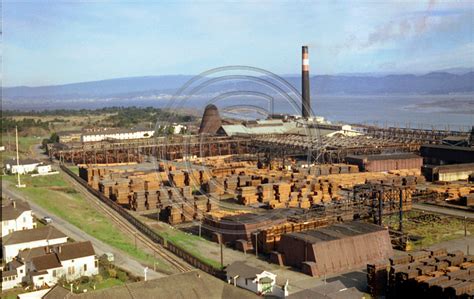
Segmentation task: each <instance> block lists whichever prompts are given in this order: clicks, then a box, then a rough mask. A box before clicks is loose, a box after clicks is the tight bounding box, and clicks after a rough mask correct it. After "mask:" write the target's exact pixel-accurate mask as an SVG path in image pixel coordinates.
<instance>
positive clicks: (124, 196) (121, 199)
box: [110, 179, 131, 205]
mask: <svg viewBox="0 0 474 299" xmlns="http://www.w3.org/2000/svg"><path fill="white" fill-rule="evenodd" d="M130 195H131V194H130V186H129V180H128V179H119V180H117V181H116V183H115V185H113V186H112V194H111V197H110V199H112V200H115V202H117V203H118V204H120V205H128V204H129V202H130Z"/></svg>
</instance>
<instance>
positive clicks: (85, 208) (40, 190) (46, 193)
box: [2, 175, 169, 271]
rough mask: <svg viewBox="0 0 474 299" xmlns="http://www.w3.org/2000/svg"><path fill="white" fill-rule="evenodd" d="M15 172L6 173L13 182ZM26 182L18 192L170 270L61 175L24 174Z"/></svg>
mask: <svg viewBox="0 0 474 299" xmlns="http://www.w3.org/2000/svg"><path fill="white" fill-rule="evenodd" d="M15 178H16V177H14V176H3V177H2V179H5V180H7V181H9V182H11V183H14V182H15ZM22 182H23V183H24V184H26V186H27V187H26V188H23V189H18V192H19V193H21V194H22V195H24V196H25V197H27V198H29V199H31V200H32V201H33V202H35V203H37V204H38V205H40V206H41V207H43V208H45V209H46V210H48V211H49V212H51V213H52V214H55V215H57V216H59V217H61V218H63V219H64V220H67V221H68V222H70V223H71V224H73V225H75V226H76V227H78V228H80V229H81V230H83V231H84V232H85V233H87V234H89V235H91V236H93V237H95V238H97V239H99V240H101V241H103V242H104V243H106V244H109V245H110V246H112V247H115V248H117V249H120V250H122V251H124V252H126V253H127V254H129V255H130V256H132V257H134V258H136V259H137V260H139V261H141V262H142V263H145V264H146V265H148V266H151V267H152V266H153V262H156V266H157V267H158V268H159V269H162V270H165V271H169V268H168V266H167V264H165V263H164V262H163V261H160V260H156V259H154V258H153V256H151V255H149V254H147V253H145V252H144V251H142V250H140V249H136V248H135V244H134V242H133V240H131V237H130V236H126V235H125V234H124V233H122V232H121V231H120V230H119V229H117V228H116V227H115V226H114V225H113V223H112V222H111V220H109V219H108V218H106V217H105V216H104V215H102V214H101V213H100V212H98V211H96V210H95V209H94V207H92V206H91V205H90V204H89V203H88V202H87V201H86V200H85V199H84V198H83V197H82V196H81V195H80V194H79V193H78V192H77V191H76V190H75V189H74V188H73V187H72V186H71V185H69V183H68V182H66V181H65V180H64V179H63V178H62V177H61V176H60V175H54V176H47V177H34V178H33V177H30V176H23V178H22Z"/></svg>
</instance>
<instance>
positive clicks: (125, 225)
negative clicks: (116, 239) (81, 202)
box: [60, 170, 194, 272]
mask: <svg viewBox="0 0 474 299" xmlns="http://www.w3.org/2000/svg"><path fill="white" fill-rule="evenodd" d="M60 171H61V175H63V177H65V178H66V180H67V181H68V182H70V183H71V184H72V185H74V186H75V187H76V190H78V191H79V192H80V193H81V194H83V195H84V196H85V197H86V198H87V199H88V200H89V201H90V202H92V203H93V204H94V205H95V206H96V207H97V208H98V209H100V210H101V211H102V212H103V213H104V214H106V216H108V217H109V218H110V219H111V220H112V221H113V222H115V223H116V224H117V225H118V226H120V227H121V228H122V229H123V230H124V231H126V232H128V233H130V234H131V235H133V236H134V237H135V238H136V239H137V240H140V242H141V243H142V244H144V245H146V246H147V247H148V248H149V249H151V250H152V251H153V252H154V253H155V254H157V255H158V256H160V257H161V258H162V259H164V260H165V261H167V262H168V263H169V264H171V265H172V266H173V267H174V268H175V269H177V270H178V271H179V272H187V271H190V270H193V269H194V268H193V267H192V266H190V265H189V264H187V263H186V262H184V261H183V260H181V259H180V258H179V257H177V256H175V255H174V254H172V253H170V252H169V251H168V250H167V249H165V248H164V247H163V246H161V245H160V244H157V243H155V242H153V241H151V240H150V239H148V237H147V236H145V235H144V234H143V233H141V232H140V231H139V230H137V229H136V228H135V227H133V226H132V225H131V224H130V223H129V222H128V221H126V220H124V219H123V218H122V217H120V216H118V215H117V214H116V213H115V211H113V210H112V209H111V208H109V207H108V206H107V205H106V204H104V203H103V202H101V201H100V200H99V199H97V198H96V197H95V196H94V195H92V194H90V193H89V191H87V190H85V189H84V187H83V186H82V185H81V184H79V183H78V182H76V181H75V180H74V179H73V178H71V177H69V175H67V174H65V173H64V171H63V170H60Z"/></svg>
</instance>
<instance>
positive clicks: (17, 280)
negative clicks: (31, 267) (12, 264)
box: [2, 265, 26, 291]
mask: <svg viewBox="0 0 474 299" xmlns="http://www.w3.org/2000/svg"><path fill="white" fill-rule="evenodd" d="M23 281H26V267H25V265H23V266H21V267H18V268H17V269H16V276H14V278H13V279H12V277H8V278H7V277H3V279H2V291H3V290H8V289H12V288H14V287H18V286H21V283H22V282H23Z"/></svg>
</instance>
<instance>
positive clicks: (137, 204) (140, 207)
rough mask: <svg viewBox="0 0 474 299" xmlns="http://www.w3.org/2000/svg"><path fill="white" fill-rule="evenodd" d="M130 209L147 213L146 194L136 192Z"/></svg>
mask: <svg viewBox="0 0 474 299" xmlns="http://www.w3.org/2000/svg"><path fill="white" fill-rule="evenodd" d="M130 208H131V209H133V210H135V211H145V210H146V209H147V203H146V192H145V191H136V192H133V196H132V198H131V200H130Z"/></svg>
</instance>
